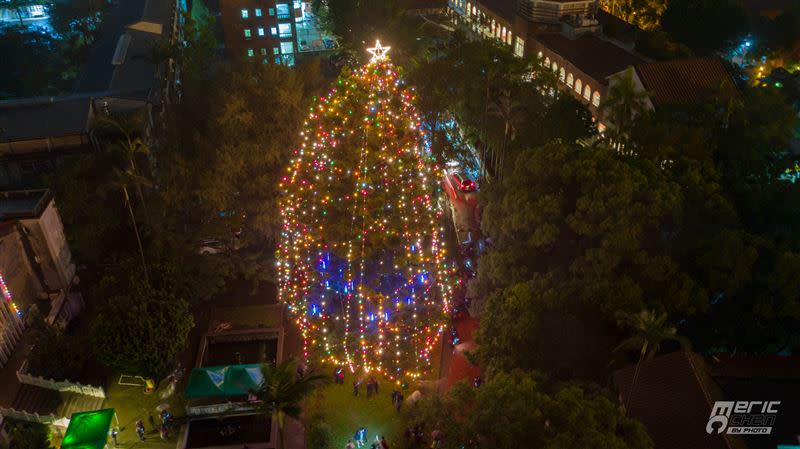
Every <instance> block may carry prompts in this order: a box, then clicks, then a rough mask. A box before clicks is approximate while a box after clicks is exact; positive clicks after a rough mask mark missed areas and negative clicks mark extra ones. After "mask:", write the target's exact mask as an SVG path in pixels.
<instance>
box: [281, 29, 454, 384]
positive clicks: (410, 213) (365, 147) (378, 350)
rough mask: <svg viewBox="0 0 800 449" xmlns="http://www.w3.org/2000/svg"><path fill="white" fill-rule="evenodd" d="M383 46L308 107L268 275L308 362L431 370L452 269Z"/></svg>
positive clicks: (426, 166)
mask: <svg viewBox="0 0 800 449" xmlns="http://www.w3.org/2000/svg"><path fill="white" fill-rule="evenodd" d="M387 50H388V47H382V46H381V45H380V43H378V44H377V45H376V47H375V48H373V49H370V52H371V53H372V54H373V58H372V61H370V62H369V63H368V64H366V65H364V66H362V67H360V68H357V69H355V70H353V71H347V72H345V73H343V74H342V75H341V76H340V77H339V79H338V80H337V81H336V83H335V84H334V85H333V86H332V88H331V89H330V91H329V92H328V93H327V95H325V96H323V97H321V98H319V99H318V100H317V101H316V102H315V104H314V106H312V107H311V109H310V111H309V114H308V118H307V120H306V121H305V123H304V127H303V128H304V130H303V132H302V133H301V137H302V143H301V145H300V147H299V148H298V149H297V150H296V151H295V152H294V155H293V158H292V160H291V162H290V164H289V166H288V167H287V171H286V174H285V175H284V176H283V177H282V178H281V181H280V189H281V192H282V197H281V202H280V213H281V217H282V220H283V228H282V232H281V241H280V243H279V245H278V274H279V283H280V290H279V297H280V300H281V301H283V302H285V303H286V304H287V306H288V309H289V310H290V312H291V313H292V316H293V317H294V320H295V323H296V324H297V325H298V326H299V328H300V330H301V334H302V336H303V340H304V343H303V352H304V356H305V357H306V359H308V360H314V361H320V362H323V363H326V362H327V363H333V364H336V365H341V366H347V367H349V369H350V370H351V372H355V371H356V370H358V369H361V370H364V371H366V372H369V371H372V370H375V371H378V372H381V373H384V374H385V375H386V376H388V377H389V378H391V379H395V380H401V379H407V378H416V377H419V376H421V375H423V374H424V373H425V372H426V371H427V370H428V369H429V367H430V362H431V353H432V351H433V348H434V346H435V345H436V343H437V341H438V339H439V338H440V337H441V335H442V332H443V329H444V323H445V317H446V313H447V312H448V311H449V308H450V296H451V294H452V286H451V284H450V278H451V275H452V267H451V266H449V265H448V264H447V263H446V254H447V252H446V249H445V246H444V243H443V242H442V241H441V238H442V236H443V230H442V229H441V225H440V223H441V221H442V214H443V212H442V210H441V208H439V207H438V206H437V204H436V202H435V201H434V198H435V196H434V194H433V192H434V191H435V189H436V184H437V177H436V174H437V173H439V172H440V171H441V170H440V169H439V168H438V167H437V166H436V165H435V164H434V162H433V159H432V157H431V155H430V153H429V151H428V150H427V148H426V146H425V142H427V140H426V136H425V133H424V131H423V129H422V127H421V123H420V118H419V115H418V113H417V111H416V108H415V106H414V102H415V100H416V98H415V94H414V92H413V90H412V89H411V88H409V87H407V86H406V85H405V84H404V82H403V81H402V78H401V76H400V73H399V70H398V69H397V68H396V67H395V66H394V65H393V64H392V63H391V62H390V61H389V60H388V57H387V56H386V51H387ZM390 348H391V349H390Z"/></svg>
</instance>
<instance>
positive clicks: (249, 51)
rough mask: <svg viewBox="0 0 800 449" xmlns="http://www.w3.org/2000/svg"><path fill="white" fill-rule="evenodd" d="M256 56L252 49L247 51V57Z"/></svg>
mask: <svg viewBox="0 0 800 449" xmlns="http://www.w3.org/2000/svg"><path fill="white" fill-rule="evenodd" d="M255 54H256V52H254V51H253V49H252V48H248V49H247V56H249V57H251V58H252V57H253V56H254V55H255Z"/></svg>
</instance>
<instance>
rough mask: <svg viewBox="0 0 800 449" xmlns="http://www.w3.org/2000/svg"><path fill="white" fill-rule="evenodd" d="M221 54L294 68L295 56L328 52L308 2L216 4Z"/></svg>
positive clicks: (329, 41) (223, 0) (224, 0)
mask: <svg viewBox="0 0 800 449" xmlns="http://www.w3.org/2000/svg"><path fill="white" fill-rule="evenodd" d="M220 13H221V16H222V28H223V35H224V39H225V50H226V52H227V55H228V57H229V58H230V59H233V60H243V59H251V60H256V61H261V62H263V63H276V64H286V65H289V66H292V65H294V63H295V61H296V58H297V56H299V55H300V54H303V53H314V52H321V51H326V50H331V49H333V48H335V47H336V43H335V41H334V40H333V38H331V37H329V36H326V35H325V34H324V33H323V32H322V31H321V30H320V27H319V24H318V19H317V18H316V17H315V15H314V13H313V12H312V8H311V2H304V1H292V0H220Z"/></svg>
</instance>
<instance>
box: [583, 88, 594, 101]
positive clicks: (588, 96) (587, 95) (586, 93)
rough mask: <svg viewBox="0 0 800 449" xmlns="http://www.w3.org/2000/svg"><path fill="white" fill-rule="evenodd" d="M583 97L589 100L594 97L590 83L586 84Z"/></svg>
mask: <svg viewBox="0 0 800 449" xmlns="http://www.w3.org/2000/svg"><path fill="white" fill-rule="evenodd" d="M583 98H585V99H586V101H589V100H591V99H592V88H591V87H589V85H588V84H587V85H586V86H584V88H583Z"/></svg>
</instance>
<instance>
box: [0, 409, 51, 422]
mask: <svg viewBox="0 0 800 449" xmlns="http://www.w3.org/2000/svg"><path fill="white" fill-rule="evenodd" d="M0 415H3V417H4V418H11V419H16V420H19V421H28V422H38V423H41V424H52V423H53V422H55V420H56V416H55V415H53V414H50V415H40V414H38V413H28V412H22V411H19V410H15V409H13V408H5V407H0Z"/></svg>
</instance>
